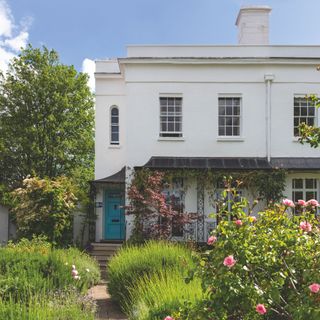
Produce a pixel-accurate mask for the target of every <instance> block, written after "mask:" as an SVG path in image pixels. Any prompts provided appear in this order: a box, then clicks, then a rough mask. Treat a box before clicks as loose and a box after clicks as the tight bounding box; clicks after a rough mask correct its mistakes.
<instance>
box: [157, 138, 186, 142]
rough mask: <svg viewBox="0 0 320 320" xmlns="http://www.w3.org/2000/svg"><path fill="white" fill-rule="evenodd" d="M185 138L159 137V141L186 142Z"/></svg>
mask: <svg viewBox="0 0 320 320" xmlns="http://www.w3.org/2000/svg"><path fill="white" fill-rule="evenodd" d="M184 140H185V139H184V137H159V138H158V141H184Z"/></svg>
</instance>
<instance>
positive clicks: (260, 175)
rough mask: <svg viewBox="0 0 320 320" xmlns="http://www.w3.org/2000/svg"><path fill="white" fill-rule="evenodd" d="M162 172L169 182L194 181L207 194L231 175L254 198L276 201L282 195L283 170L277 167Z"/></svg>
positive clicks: (284, 176) (218, 187) (283, 186)
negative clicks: (175, 180) (247, 169)
mask: <svg viewBox="0 0 320 320" xmlns="http://www.w3.org/2000/svg"><path fill="white" fill-rule="evenodd" d="M162 172H164V179H165V180H166V181H169V182H171V181H173V180H174V179H184V180H187V182H188V181H189V182H190V181H196V182H197V185H198V188H202V189H204V190H205V191H206V192H207V193H208V194H209V195H212V194H213V193H214V191H215V190H216V189H220V186H221V185H222V184H223V183H224V182H225V180H226V179H228V177H232V180H233V181H237V182H238V184H239V185H241V188H244V189H248V190H250V191H251V192H252V193H253V196H254V198H261V199H263V200H266V201H267V202H270V201H273V202H274V201H278V200H280V199H281V198H282V197H283V194H282V192H283V190H284V188H285V178H286V172H285V170H283V169H279V168H275V169H272V170H265V171H264V170H255V171H253V170H250V171H230V170H226V171H224V170H198V169H175V170H163V171H162ZM186 185H187V184H186Z"/></svg>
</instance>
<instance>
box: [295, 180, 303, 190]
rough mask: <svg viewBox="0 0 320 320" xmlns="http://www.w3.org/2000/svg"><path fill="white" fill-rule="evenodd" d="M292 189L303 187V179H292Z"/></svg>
mask: <svg viewBox="0 0 320 320" xmlns="http://www.w3.org/2000/svg"><path fill="white" fill-rule="evenodd" d="M292 188H293V189H303V179H292Z"/></svg>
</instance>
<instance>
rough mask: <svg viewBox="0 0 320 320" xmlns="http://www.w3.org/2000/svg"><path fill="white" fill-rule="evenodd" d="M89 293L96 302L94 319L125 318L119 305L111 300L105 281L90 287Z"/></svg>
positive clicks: (116, 319) (111, 319) (110, 319)
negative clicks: (96, 309)
mask: <svg viewBox="0 0 320 320" xmlns="http://www.w3.org/2000/svg"><path fill="white" fill-rule="evenodd" d="M89 294H90V295H91V296H92V297H93V299H94V300H95V301H96V302H97V307H98V311H97V318H96V320H127V317H126V316H125V315H124V314H123V313H122V312H121V310H120V308H119V306H118V305H117V304H116V303H115V302H114V301H112V300H111V297H110V294H109V293H108V290H107V284H106V283H100V284H98V285H96V286H94V287H93V288H91V289H90V291H89Z"/></svg>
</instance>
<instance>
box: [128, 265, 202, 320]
mask: <svg viewBox="0 0 320 320" xmlns="http://www.w3.org/2000/svg"><path fill="white" fill-rule="evenodd" d="M201 298H202V289H201V282H200V279H198V278H195V279H193V280H192V281H190V282H189V283H188V284H186V282H185V279H184V277H183V276H182V275H181V271H180V270H177V269H167V270H165V271H160V273H159V274H153V275H151V276H147V275H145V276H144V277H142V278H141V279H139V281H138V282H137V283H136V284H135V285H133V286H132V287H131V288H130V289H129V302H128V303H127V305H126V306H125V310H126V313H127V314H128V315H129V318H130V319H132V320H163V319H164V318H165V317H166V316H167V315H170V314H173V313H175V312H178V311H179V309H180V308H181V307H182V306H183V305H184V303H185V302H186V301H189V304H190V306H194V305H195V304H196V302H197V301H199V300H201Z"/></svg>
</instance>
